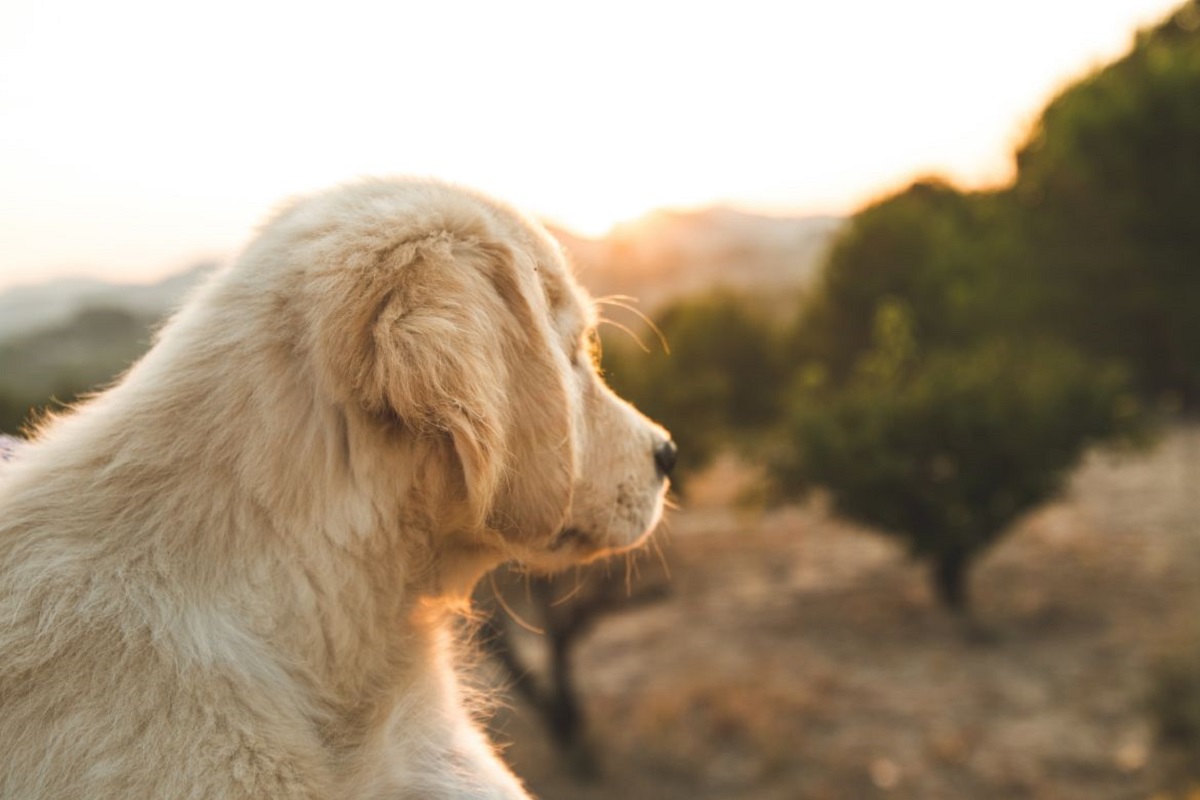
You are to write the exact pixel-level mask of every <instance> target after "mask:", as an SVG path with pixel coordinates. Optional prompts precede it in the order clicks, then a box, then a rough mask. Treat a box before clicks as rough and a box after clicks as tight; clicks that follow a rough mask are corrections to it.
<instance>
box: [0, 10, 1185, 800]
mask: <svg viewBox="0 0 1200 800" xmlns="http://www.w3.org/2000/svg"><path fill="white" fill-rule="evenodd" d="M430 5H431V7H428V8H416V7H410V5H409V4H404V3H397V4H392V5H390V6H388V7H386V8H385V7H383V6H381V5H375V4H368V3H357V2H349V3H343V4H339V5H338V7H337V9H336V11H334V10H333V9H332V8H330V9H327V10H322V9H316V8H312V9H302V8H299V7H289V6H285V5H282V4H278V5H274V4H265V3H252V4H246V3H237V4H235V3H232V2H223V0H217V1H216V2H213V3H208V4H204V5H192V6H186V7H172V6H171V5H170V4H162V3H153V4H152V3H149V2H144V3H143V2H137V0H116V1H115V2H112V3H104V4H92V3H88V4H85V3H82V2H77V3H64V4H54V5H51V4H37V3H33V2H24V1H23V0H0V141H3V145H4V146H3V148H0V432H4V433H7V434H11V435H17V436H19V435H27V434H30V433H31V431H32V427H31V426H33V425H35V424H36V420H37V419H38V417H39V416H40V415H42V414H43V413H45V412H46V410H47V409H48V410H50V411H54V410H57V409H62V408H63V407H65V406H69V405H70V404H71V403H72V402H74V401H76V400H77V398H80V397H81V396H84V395H86V394H87V393H88V392H90V391H94V390H96V389H99V388H102V387H103V386H104V385H106V384H107V383H109V382H111V381H113V380H114V379H116V377H117V376H119V374H120V373H121V371H122V370H123V369H125V368H126V367H127V366H128V365H129V364H130V363H131V362H132V361H133V360H135V359H136V358H137V357H138V356H139V355H140V354H141V353H142V352H144V351H145V350H146V349H147V348H148V347H149V346H150V343H151V341H152V336H153V331H154V329H155V328H156V326H157V325H159V324H160V322H161V320H162V319H163V318H164V316H165V315H167V314H169V313H170V312H171V310H172V309H174V308H175V307H177V306H178V304H179V303H180V302H181V301H182V299H183V298H184V297H185V296H186V294H187V292H188V291H189V290H190V289H191V288H192V287H193V286H194V285H196V284H197V283H198V282H199V281H201V280H203V279H204V276H205V275H207V274H209V273H210V272H212V271H213V270H216V269H219V268H220V266H221V265H222V264H224V263H227V262H228V261H229V260H230V259H232V258H233V257H235V256H236V252H237V249H238V247H239V245H240V243H242V242H244V241H246V240H247V239H248V238H249V237H250V236H251V235H252V231H253V228H254V226H255V225H256V224H257V223H258V222H259V221H260V220H262V219H263V218H264V217H265V216H266V215H267V214H268V213H269V211H270V209H271V208H273V207H275V206H276V205H278V204H279V203H280V202H281V201H282V200H284V199H285V198H286V197H288V196H290V195H294V194H296V193H303V192H307V191H312V190H315V189H319V188H321V187H323V186H326V185H329V184H331V183H336V182H340V181H345V180H350V179H353V178H354V177H356V176H359V175H368V174H396V173H404V174H428V175H436V176H439V177H443V178H447V179H450V180H453V181H459V182H462V183H466V184H469V185H472V186H475V187H478V188H481V189H483V190H485V191H488V192H491V193H493V194H496V195H499V196H501V197H504V198H505V199H508V200H510V201H511V202H513V203H515V204H517V205H519V206H521V207H523V208H526V209H529V210H531V211H532V212H534V213H536V214H537V215H539V216H540V217H542V218H543V219H544V220H545V221H546V222H547V224H548V225H549V226H550V227H551V229H552V230H553V231H554V232H555V233H556V234H557V235H558V237H559V238H560V240H561V241H562V242H563V244H564V245H565V246H566V248H567V250H568V251H569V253H570V254H571V256H572V258H573V260H574V262H575V266H576V268H577V271H578V274H579V277H580V279H581V281H582V282H583V283H584V284H585V285H586V286H588V288H589V289H590V290H591V291H592V293H593V294H594V295H595V296H596V297H597V298H598V300H599V302H600V303H601V310H602V312H603V317H604V318H605V324H604V325H602V327H601V334H602V344H603V348H602V350H603V353H602V364H603V368H604V371H605V374H606V377H607V378H608V380H609V382H610V383H611V384H612V385H613V386H614V388H616V389H617V390H618V391H619V392H620V393H622V394H624V395H625V396H626V397H628V398H630V399H631V400H633V401H634V402H635V404H637V405H638V406H639V407H641V408H642V409H643V410H644V411H646V412H647V413H648V414H649V415H651V416H653V417H655V418H657V419H659V420H660V421H662V422H663V423H664V424H665V425H666V426H667V427H668V428H670V429H671V430H672V432H673V433H674V435H675V437H676V439H677V441H678V443H679V445H680V448H681V463H680V467H679V477H678V480H677V481H676V485H675V487H674V495H675V501H676V503H677V505H678V506H679V508H678V509H677V510H676V511H674V513H672V514H670V515H669V517H668V520H667V522H666V523H665V525H664V526H663V528H662V530H660V532H659V533H658V534H656V536H655V538H654V539H653V540H652V542H651V544H650V545H649V546H648V547H647V548H646V549H645V550H644V551H643V552H640V553H637V554H634V555H631V556H630V557H628V558H623V559H618V560H615V561H612V562H607V563H602V564H597V565H593V566H590V567H587V568H583V569H579V570H576V571H574V572H572V573H569V574H566V575H562V576H557V577H555V578H538V577H533V576H528V575H522V574H519V573H518V572H516V571H514V570H501V571H500V572H499V573H497V574H496V575H495V576H494V579H492V580H488V581H485V583H484V585H483V586H482V587H481V588H480V590H479V593H478V597H477V602H478V605H479V608H480V621H479V623H478V625H479V630H478V631H476V632H475V634H474V636H475V638H476V639H477V641H478V642H479V646H480V648H481V650H482V651H483V652H484V653H486V654H487V658H485V659H483V660H482V661H481V663H480V664H479V666H478V668H477V672H478V675H477V679H478V680H479V681H482V682H484V683H486V684H488V685H491V686H500V687H503V690H504V693H505V696H507V697H508V702H507V703H506V704H505V705H504V706H503V707H501V708H500V709H498V710H497V713H496V714H495V717H494V719H493V721H492V728H493V734H494V736H495V738H496V739H497V741H498V742H500V743H502V744H504V745H506V750H505V756H506V758H507V759H508V760H509V762H510V763H511V764H512V765H513V767H514V769H515V770H516V771H517V773H518V774H520V775H521V776H523V777H524V778H525V779H526V780H527V782H528V783H529V785H530V787H531V789H532V790H533V791H534V792H535V793H537V794H538V795H539V796H541V797H544V798H547V800H553V799H554V798H584V800H588V799H589V798H597V799H598V798H609V797H620V798H622V799H623V800H635V799H637V798H647V799H649V798H746V799H747V800H768V799H774V798H780V799H781V800H782V799H783V798H789V799H790V798H874V797H895V798H1010V797H1011V798H1080V799H1081V800H1083V799H1084V798H1086V799H1088V800H1092V799H1094V798H1099V799H1101V800H1103V799H1105V798H1113V799H1114V800H1115V799H1116V798H1146V799H1147V800H1148V799H1149V798H1159V799H1161V800H1173V799H1174V798H1195V797H1200V497H1198V491H1197V490H1198V489H1200V425H1198V424H1197V422H1198V419H1197V413H1198V412H1200V2H1197V0H1189V1H1188V2H1185V3H1182V4H1181V3H1179V2H1178V0H1175V1H1174V2H1163V1H1161V0H1106V1H1105V2H1079V1H1077V0H1052V1H1051V2H1046V0H1038V2H1033V1H1032V0H1015V1H1014V2H1011V3H1008V4H1003V6H1002V7H1001V6H997V5H995V4H992V5H989V6H988V7H986V8H985V7H984V6H980V5H978V4H970V3H953V2H948V0H945V1H944V0H914V1H913V2H910V3H907V4H896V3H883V2H874V1H873V0H871V1H868V2H864V3H859V4H853V5H850V4H833V3H828V4H781V3H763V2H741V3H737V4H736V5H735V4H705V5H704V6H703V7H700V6H697V5H695V4H682V3H667V2H639V3H626V2H611V3H606V4H604V5H603V6H600V5H594V6H588V7H584V6H578V5H574V4H551V3H549V2H545V3H540V2H533V1H532V0H530V1H529V2H514V3H509V4H486V3H468V2H450V3H444V4H437V5H436V7H432V6H433V4H430ZM788 6H795V7H792V8H789V7H788Z"/></svg>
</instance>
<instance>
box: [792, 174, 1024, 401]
mask: <svg viewBox="0 0 1200 800" xmlns="http://www.w3.org/2000/svg"><path fill="white" fill-rule="evenodd" d="M1011 214H1012V203H1011V199H1010V197H1009V196H1008V194H1007V193H1005V192H976V193H964V192H960V191H959V190H957V189H955V188H953V187H952V186H950V185H948V184H946V183H944V182H942V181H939V180H936V179H926V180H921V181H918V182H916V183H914V184H912V185H911V186H909V187H907V188H906V189H904V190H902V191H900V192H897V193H896V194H893V195H891V196H889V197H886V198H884V199H882V200H880V201H879V202H877V203H875V204H873V205H870V206H868V207H867V208H865V209H863V210H862V211H860V212H859V213H858V214H856V215H855V216H854V217H853V219H851V220H850V222H849V224H848V225H847V226H846V228H845V230H844V232H843V234H842V235H841V236H840V238H839V239H838V241H837V242H836V244H835V245H834V248H833V250H832V251H831V253H830V256H829V260H828V261H827V262H826V265H825V269H824V270H823V272H822V273H821V276H820V279H819V282H818V285H817V286H816V287H815V289H814V291H813V292H812V294H811V295H810V296H809V297H808V298H807V299H806V301H805V302H804V304H803V305H802V307H801V309H800V313H799V315H798V318H797V321H796V323H795V325H794V328H793V331H792V333H791V335H790V337H789V345H788V349H789V351H790V354H791V356H792V358H793V360H794V361H795V363H798V364H805V365H809V366H813V365H816V366H819V368H820V369H822V370H824V371H825V372H826V373H827V378H828V379H829V380H831V381H833V382H834V383H842V382H844V381H846V380H848V379H849V378H850V377H852V375H853V374H854V370H855V367H856V365H857V363H858V361H859V359H860V358H861V357H862V355H863V354H864V353H865V352H866V351H867V350H868V349H870V347H871V344H872V337H873V335H874V331H873V328H872V326H873V324H874V320H875V319H876V314H877V312H878V309H879V308H880V306H881V304H886V303H900V304H902V305H904V306H905V307H906V308H907V309H908V312H909V317H910V322H911V324H912V326H913V328H914V333H915V335H916V336H918V337H919V338H920V339H921V341H922V343H923V345H924V346H925V347H927V348H935V347H941V346H961V345H962V344H964V343H965V342H970V341H976V340H978V339H980V338H982V337H985V336H989V335H994V334H995V333H996V332H997V331H1000V330H1004V329H1006V328H1011V327H1014V326H1015V325H1017V324H1018V323H1019V322H1021V321H1022V320H1023V318H1024V316H1025V315H1026V314H1027V313H1028V309H1029V308H1030V306H1031V301H1030V293H1031V291H1030V289H1029V287H1028V286H1026V285H1025V284H1023V283H1022V282H1021V281H1019V280H1018V278H1019V277H1020V273H1019V271H1018V270H1017V269H1016V267H1015V266H1014V265H1016V264H1019V263H1020V261H1021V260H1020V259H1019V258H1018V252H1019V247H1020V240H1019V237H1017V236H1016V235H1015V232H1014V226H1013V225H1012V224H1010V223H1011Z"/></svg>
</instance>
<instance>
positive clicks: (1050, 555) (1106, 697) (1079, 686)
mask: <svg viewBox="0 0 1200 800" xmlns="http://www.w3.org/2000/svg"><path fill="white" fill-rule="evenodd" d="M736 479H737V472H736V470H733V469H731V468H729V467H725V468H719V469H718V470H717V471H716V473H715V474H711V475H709V476H708V477H707V481H704V480H702V481H699V482H697V483H696V484H695V491H693V493H692V494H693V496H694V499H693V500H692V501H690V502H689V503H688V508H687V509H685V510H682V511H679V512H676V513H675V514H674V515H673V517H672V519H671V521H670V524H669V531H667V532H666V535H665V544H664V549H665V551H666V554H667V563H668V564H669V566H670V570H671V574H672V577H671V588H672V591H671V594H670V596H669V597H668V598H667V599H666V600H663V601H660V602H657V603H655V604H652V605H648V606H642V607H639V608H636V609H634V610H631V611H629V612H627V613H623V614H619V615H615V616H612V617H609V618H606V619H605V620H604V621H602V622H601V623H600V624H599V625H598V626H597V627H596V628H595V630H594V631H593V632H592V633H591V634H590V635H588V636H587V638H586V639H584V640H583V641H582V642H581V644H580V646H579V647H578V649H577V650H576V658H577V665H578V681H579V686H580V689H581V693H582V696H583V699H584V703H585V706H586V713H587V714H588V723H589V724H588V726H589V730H590V738H591V741H592V743H593V746H594V749H595V752H596V754H597V757H598V759H599V761H600V764H601V769H602V777H601V778H600V779H599V780H598V781H595V782H591V783H588V782H579V781H576V780H574V779H572V778H571V777H570V775H569V773H568V771H567V770H566V769H565V768H563V767H562V765H561V764H562V762H561V759H558V758H556V757H555V753H554V750H553V749H552V748H551V746H550V744H549V742H548V741H547V739H546V737H545V735H544V734H543V733H542V732H541V730H540V729H539V728H538V727H537V726H536V724H535V723H533V722H532V720H531V715H530V714H529V713H528V711H527V710H526V709H524V708H522V706H521V704H520V703H519V701H517V700H513V701H512V705H511V708H510V709H509V710H507V711H503V712H501V713H500V715H499V716H498V717H497V720H496V727H497V729H498V731H499V733H498V736H499V738H500V739H502V740H507V741H508V742H511V744H510V746H509V748H508V750H507V757H508V759H509V761H510V763H511V764H512V765H513V767H514V769H515V770H516V771H517V772H518V774H520V775H522V776H523V777H524V778H525V779H526V780H527V782H528V784H529V786H530V788H531V790H532V791H534V792H535V793H536V794H537V795H538V796H539V797H540V798H543V800H563V799H565V798H578V800H599V798H620V800H642V799H643V798H645V799H646V800H650V799H651V798H653V800H664V799H670V798H703V799H707V798H745V799H746V800H751V799H753V800H776V799H778V800H785V799H786V800H796V799H798V798H813V799H814V800H820V799H821V798H853V799H857V798H877V797H878V798H922V799H924V798H931V799H936V798H955V799H956V800H957V799H958V798H1055V799H1056V800H1057V799H1058V798H1062V800H1072V799H1078V800H1110V799H1111V800H1117V799H1118V798H1154V797H1160V798H1167V797H1170V798H1176V797H1178V798H1184V797H1189V793H1188V791H1187V789H1186V788H1184V787H1185V786H1186V785H1187V783H1186V779H1184V778H1181V777H1180V776H1181V774H1182V773H1183V772H1185V771H1186V770H1187V769H1189V768H1190V766H1192V765H1190V764H1188V762H1187V759H1186V757H1185V756H1183V755H1181V754H1180V753H1179V752H1178V751H1173V750H1171V749H1170V748H1166V747H1164V746H1161V745H1160V744H1159V743H1158V740H1157V738H1156V735H1155V728H1154V726H1153V724H1152V719H1151V716H1150V715H1149V713H1148V712H1147V701H1146V697H1147V692H1148V690H1149V686H1150V684H1151V675H1152V666H1153V665H1154V664H1155V663H1156V661H1157V660H1158V659H1159V658H1160V656H1161V653H1162V652H1163V651H1164V649H1170V648H1171V647H1176V646H1178V644H1177V643H1178V641H1179V640H1180V637H1181V636H1184V635H1185V634H1186V633H1187V632H1188V631H1189V630H1190V631H1191V632H1192V635H1193V638H1192V639H1191V641H1192V642H1193V643H1196V644H1197V645H1198V646H1200V428H1197V427H1192V428H1179V429H1175V430H1173V431H1172V432H1171V433H1170V434H1169V435H1167V436H1166V437H1164V439H1163V440H1162V441H1161V442H1160V444H1159V445H1158V446H1157V447H1156V448H1155V449H1154V450H1153V451H1151V452H1149V453H1142V454H1135V455H1129V454H1125V455H1112V454H1103V453H1100V454H1095V455H1093V456H1092V457H1091V458H1090V459H1089V460H1088V461H1087V463H1086V464H1085V465H1084V467H1082V468H1081V469H1080V470H1079V472H1078V473H1077V474H1076V476H1075V478H1074V480H1073V481H1072V483H1071V488H1070V490H1069V491H1068V492H1067V494H1066V495H1065V496H1064V497H1063V499H1062V500H1061V501H1060V502H1058V503H1055V504H1053V505H1051V506H1049V507H1047V508H1045V509H1043V510H1041V511H1039V512H1038V513H1036V514H1035V515H1034V516H1032V517H1031V518H1030V519H1028V520H1027V521H1026V522H1025V523H1024V524H1023V525H1021V526H1020V527H1019V528H1018V529H1017V530H1016V531H1014V532H1013V533H1012V534H1011V535H1010V536H1009V537H1008V538H1006V539H1005V540H1003V541H1002V542H1001V543H1000V544H998V545H997V546H996V547H995V548H994V549H993V550H992V551H991V552H990V553H989V554H988V555H987V556H986V557H985V559H984V560H983V561H981V562H980V564H979V565H978V567H977V569H976V571H975V573H974V576H973V583H972V588H973V593H974V598H975V601H976V618H977V625H976V628H977V630H975V631H974V632H973V633H972V632H968V631H965V630H964V627H963V626H962V625H961V624H960V623H959V622H958V621H956V620H954V619H953V618H951V617H950V616H949V615H947V614H946V613H945V612H943V611H941V610H940V609H939V608H938V607H937V606H936V605H935V603H934V601H933V598H932V596H931V593H930V591H929V589H928V587H927V583H926V575H925V572H924V570H923V568H922V567H921V566H920V565H917V564H914V563H912V562H911V561H910V560H908V559H907V558H906V556H905V554H904V552H903V550H902V549H901V548H900V547H899V546H898V545H897V543H896V542H894V541H893V540H891V539H888V538H885V537H882V536H880V535H878V534H875V533H872V532H869V531H865V530H862V529H859V528H855V527H853V526H850V525H847V524H845V523H842V522H840V521H838V520H837V519H835V518H833V517H831V516H830V515H829V514H828V513H827V512H826V511H825V510H823V509H822V507H821V504H820V502H813V503H810V504H808V505H806V506H803V507H788V508H782V509H774V510H767V511H759V512H748V511H744V510H741V511H739V510H737V509H736V508H735V507H732V506H730V505H728V504H726V503H725V502H724V499H725V498H724V497H722V495H724V496H728V495H729V494H730V493H731V491H730V490H729V487H730V486H731V485H734V484H736V482H737V481H736ZM617 572H618V573H620V572H621V570H618V571H617ZM616 579H621V576H620V574H618V575H617V576H616ZM1185 638H1186V636H1185ZM1194 785H1195V786H1200V784H1194ZM1191 796H1193V797H1200V790H1196V794H1193V795H1191Z"/></svg>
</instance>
